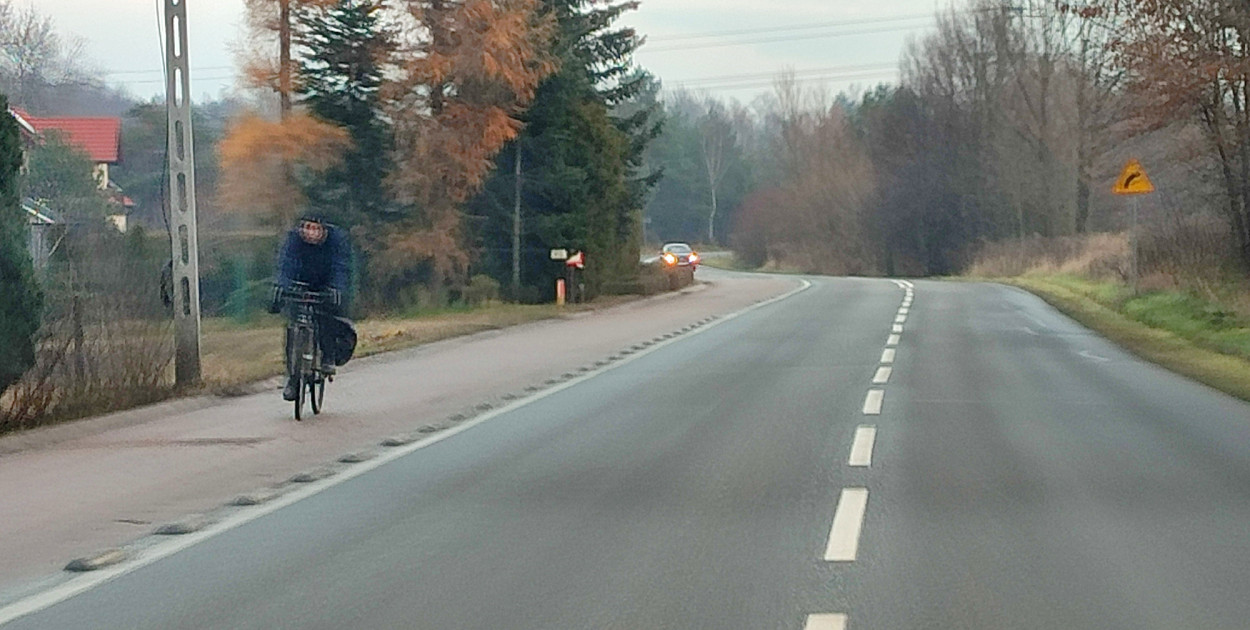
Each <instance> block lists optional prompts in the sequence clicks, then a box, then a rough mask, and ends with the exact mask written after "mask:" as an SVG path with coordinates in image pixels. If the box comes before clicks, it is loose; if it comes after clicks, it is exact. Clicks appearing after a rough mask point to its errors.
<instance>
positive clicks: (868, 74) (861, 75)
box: [677, 70, 896, 90]
mask: <svg viewBox="0 0 1250 630" xmlns="http://www.w3.org/2000/svg"><path fill="white" fill-rule="evenodd" d="M895 75H896V71H895V72H887V71H881V70H878V71H862V72H852V73H838V74H827V75H814V76H809V77H795V81H796V82H797V83H817V82H822V81H855V80H867V79H889V78H893V77H894V76H895ZM776 82H777V77H774V78H772V79H771V80H766V81H765V80H758V79H756V80H746V81H743V82H735V81H730V82H726V83H723V84H707V85H700V86H698V87H699V89H701V90H747V89H757V88H766V87H772V86H773V85H775V84H776ZM677 85H678V86H681V85H682V84H681V83H677Z"/></svg>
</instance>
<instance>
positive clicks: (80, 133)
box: [26, 116, 122, 190]
mask: <svg viewBox="0 0 1250 630" xmlns="http://www.w3.org/2000/svg"><path fill="white" fill-rule="evenodd" d="M26 120H27V122H29V123H30V126H31V127H34V129H35V131H36V132H37V133H39V134H40V135H44V134H46V133H47V132H49V131H55V132H57V133H59V134H61V138H62V139H63V140H64V141H65V142H66V143H67V144H70V145H72V146H75V147H78V148H79V149H82V151H83V152H84V153H86V154H87V156H88V157H90V158H91V161H92V162H94V163H95V179H96V182H98V183H99V184H100V190H106V189H107V188H108V182H109V166H111V165H113V164H117V163H118V162H120V161H121V153H122V151H121V149H122V119H120V118H112V117H99V118H78V117H75V118H68V117H55V118H41V117H37V116H27V117H26Z"/></svg>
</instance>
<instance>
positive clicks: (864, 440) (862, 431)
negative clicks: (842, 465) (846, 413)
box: [846, 424, 877, 468]
mask: <svg viewBox="0 0 1250 630" xmlns="http://www.w3.org/2000/svg"><path fill="white" fill-rule="evenodd" d="M876 442H877V427H876V426H873V425H871V424H861V425H859V426H858V427H857V428H856V429H855V439H854V440H853V441H852V442H851V457H850V458H849V459H847V460H846V465H847V466H854V467H856V468H868V467H870V466H872V448H873V445H874V444H876Z"/></svg>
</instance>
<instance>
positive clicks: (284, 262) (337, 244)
mask: <svg viewBox="0 0 1250 630" xmlns="http://www.w3.org/2000/svg"><path fill="white" fill-rule="evenodd" d="M326 231H327V234H326V240H325V241H324V242H322V243H321V244H320V245H310V244H308V243H305V242H304V239H302V238H300V236H299V229H292V230H291V231H290V232H288V233H287V235H286V242H284V243H283V244H282V250H281V251H280V252H279V254H278V286H280V287H282V288H290V287H291V284H292V283H294V282H305V283H307V284H308V285H309V286H310V287H311V288H312V290H313V291H323V290H325V289H335V290H337V291H338V292H339V293H341V294H343V295H347V285H348V282H349V281H350V279H351V268H352V246H351V244H350V243H348V241H347V234H346V232H344V230H343V229H342V228H340V227H338V226H335V225H326Z"/></svg>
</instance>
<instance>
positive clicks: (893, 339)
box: [885, 334, 902, 346]
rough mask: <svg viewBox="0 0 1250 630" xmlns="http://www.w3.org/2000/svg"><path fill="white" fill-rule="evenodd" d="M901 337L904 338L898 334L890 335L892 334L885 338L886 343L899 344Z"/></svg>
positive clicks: (890, 344) (889, 344)
mask: <svg viewBox="0 0 1250 630" xmlns="http://www.w3.org/2000/svg"><path fill="white" fill-rule="evenodd" d="M901 339H902V337H900V336H899V335H898V334H893V335H890V336H889V337H888V338H887V339H886V340H885V345H887V346H897V345H898V342H899V340H901Z"/></svg>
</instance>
